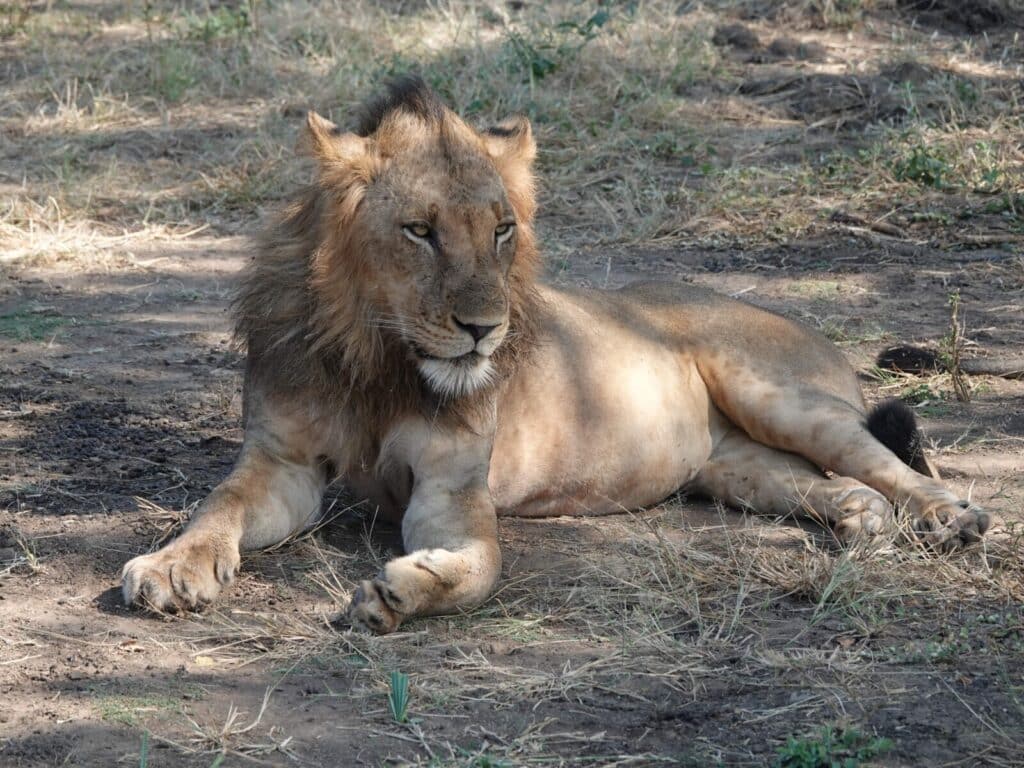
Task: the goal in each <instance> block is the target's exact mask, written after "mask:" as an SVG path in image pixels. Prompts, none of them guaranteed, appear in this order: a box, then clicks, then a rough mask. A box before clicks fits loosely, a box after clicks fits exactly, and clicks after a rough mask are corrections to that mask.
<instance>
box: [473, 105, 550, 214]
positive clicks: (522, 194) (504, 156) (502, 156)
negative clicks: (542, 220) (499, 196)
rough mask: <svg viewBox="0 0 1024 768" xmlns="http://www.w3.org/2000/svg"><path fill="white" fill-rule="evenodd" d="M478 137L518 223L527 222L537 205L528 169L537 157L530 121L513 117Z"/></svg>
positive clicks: (531, 176) (520, 117)
mask: <svg viewBox="0 0 1024 768" xmlns="http://www.w3.org/2000/svg"><path fill="white" fill-rule="evenodd" d="M482 136H483V140H484V146H485V147H486V148H487V154H489V155H490V156H491V159H492V160H493V161H494V166H495V167H496V168H497V169H498V173H499V174H501V179H502V181H504V182H505V190H506V191H507V192H508V197H509V201H510V202H511V203H512V207H513V208H515V210H516V216H517V217H518V218H519V220H520V223H525V222H529V221H531V220H532V219H533V213H534V210H535V209H536V207H537V202H536V198H535V197H534V192H533V173H532V171H531V170H530V166H531V165H532V164H533V159H534V158H535V157H536V156H537V142H535V141H534V140H533V130H532V129H531V128H530V121H529V120H527V119H526V118H525V117H522V116H521V115H520V116H517V117H513V118H510V119H508V120H505V121H504V122H502V123H500V124H499V125H497V126H495V127H494V128H489V129H487V130H486V131H484V132H483V134H482Z"/></svg>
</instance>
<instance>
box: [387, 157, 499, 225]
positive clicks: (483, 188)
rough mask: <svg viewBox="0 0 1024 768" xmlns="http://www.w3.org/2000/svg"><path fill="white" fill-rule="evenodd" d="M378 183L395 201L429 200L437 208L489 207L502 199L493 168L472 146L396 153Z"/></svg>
mask: <svg viewBox="0 0 1024 768" xmlns="http://www.w3.org/2000/svg"><path fill="white" fill-rule="evenodd" d="M381 182H382V183H383V185H384V186H385V187H386V188H387V189H388V191H389V192H390V193H391V194H392V195H393V196H394V197H395V198H396V202H399V203H406V204H408V203H419V204H422V203H427V204H430V203H433V204H435V205H437V206H438V208H439V209H440V210H443V209H445V208H446V207H449V206H451V205H456V206H470V207H479V208H486V209H490V208H491V207H492V206H493V204H494V203H497V204H499V205H503V204H504V202H505V200H506V192H505V185H504V184H503V182H502V179H501V176H500V175H499V174H498V171H497V169H496V168H495V167H494V165H493V163H491V161H490V160H489V159H488V158H487V156H486V155H484V154H483V153H482V152H480V151H479V150H477V149H475V148H466V149H462V150H460V151H458V152H451V151H449V152H446V153H445V152H427V153H421V154H416V153H410V154H402V155H399V156H397V157H395V158H393V160H392V162H391V164H390V165H389V167H388V169H387V171H386V172H385V174H384V175H383V177H382V178H381Z"/></svg>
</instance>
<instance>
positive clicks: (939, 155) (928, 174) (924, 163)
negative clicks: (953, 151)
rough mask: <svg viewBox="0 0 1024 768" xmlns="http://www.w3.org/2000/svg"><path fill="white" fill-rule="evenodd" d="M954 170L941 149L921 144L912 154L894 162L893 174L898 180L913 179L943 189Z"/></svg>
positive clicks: (911, 151) (923, 184)
mask: <svg viewBox="0 0 1024 768" xmlns="http://www.w3.org/2000/svg"><path fill="white" fill-rule="evenodd" d="M952 170H953V168H952V166H951V165H950V164H949V161H948V160H946V157H945V155H944V154H943V152H942V150H941V149H938V148H936V147H928V146H925V145H924V144H919V145H917V146H916V147H914V148H913V149H911V150H910V154H909V155H906V156H904V157H901V158H899V159H897V160H896V161H894V162H893V164H892V175H893V176H894V177H895V178H896V180H897V181H912V182H914V183H915V184H920V185H921V186H925V187H933V188H935V189H942V188H944V187H945V186H946V178H947V177H948V176H949V174H950V172H951V171H952Z"/></svg>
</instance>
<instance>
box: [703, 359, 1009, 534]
mask: <svg viewBox="0 0 1024 768" xmlns="http://www.w3.org/2000/svg"><path fill="white" fill-rule="evenodd" d="M728 373H729V376H725V375H722V374H723V371H717V370H716V369H715V367H714V366H707V370H702V375H703V377H704V379H705V381H707V382H708V383H709V390H710V391H711V396H712V400H713V402H714V403H715V405H716V406H718V407H719V408H720V409H721V411H722V412H723V413H724V414H725V416H726V417H727V418H728V419H729V421H730V422H731V423H732V424H734V425H736V426H737V427H739V428H740V429H742V430H743V431H744V432H746V433H747V434H748V435H750V437H751V438H753V439H754V440H756V441H758V442H761V443H764V444H765V445H769V446H772V447H773V448H777V449H779V450H782V451H788V452H791V453H795V454H798V455H800V456H803V457H804V458H805V459H807V460H808V461H809V462H810V463H811V464H812V465H814V466H817V467H823V468H825V469H828V470H829V471H831V472H835V473H836V474H837V475H840V476H842V477H849V478H854V479H856V480H858V481H860V482H861V483H863V484H864V485H866V486H868V487H869V488H873V489H875V490H876V491H879V492H880V493H881V494H882V495H883V496H885V498H887V499H888V500H889V501H890V502H892V503H894V504H897V505H899V506H900V507H902V508H903V509H905V510H906V512H907V514H908V517H909V518H910V521H911V525H912V527H913V529H914V531H915V532H916V533H917V535H918V537H919V539H920V540H921V541H922V542H924V543H926V544H928V545H930V546H933V547H938V548H941V549H952V548H955V547H957V546H960V545H962V544H967V543H970V542H974V541H978V540H979V539H980V538H981V537H982V536H983V535H984V534H985V531H986V530H988V528H989V527H990V525H991V517H990V516H989V515H988V513H986V512H985V511H984V510H982V509H980V508H978V507H976V506H974V505H973V504H970V503H969V502H967V501H964V500H963V499H960V498H959V497H958V496H956V494H954V493H952V492H951V491H949V490H947V489H946V488H944V487H943V485H942V483H940V482H938V481H937V480H935V479H934V478H933V477H928V476H926V475H924V474H921V473H920V472H917V471H915V470H914V469H912V468H911V467H910V466H908V465H907V464H906V463H904V461H903V460H901V459H900V457H899V456H898V455H897V454H896V453H894V452H893V451H892V450H891V449H890V448H888V447H886V445H884V444H883V442H882V441H881V440H880V439H879V437H878V436H876V435H875V434H873V433H872V431H871V430H870V429H869V428H868V424H869V423H870V421H871V417H870V416H869V415H867V414H865V413H864V411H863V407H862V406H861V405H860V404H859V403H855V402H854V400H853V399H852V397H844V396H841V395H840V394H838V392H839V390H840V388H839V387H837V386H832V387H831V389H832V390H833V391H829V389H828V388H826V387H825V386H824V385H820V384H818V383H817V382H816V381H815V380H814V379H813V378H812V377H811V376H810V374H809V373H808V372H807V371H802V370H793V371H788V372H787V371H755V370H753V369H751V368H749V367H735V368H733V369H731V370H729V371H728ZM819 378H822V379H823V380H824V379H825V378H826V377H824V375H823V376H821V377H819ZM849 378H851V380H852V372H850V377H849ZM851 386H852V385H851ZM902 416H903V417H907V416H908V413H903V414H902ZM904 421H905V422H906V423H907V424H908V425H912V424H913V413H912V412H910V413H909V418H904ZM908 428H909V426H908ZM914 429H916V427H914ZM890 442H891V441H890Z"/></svg>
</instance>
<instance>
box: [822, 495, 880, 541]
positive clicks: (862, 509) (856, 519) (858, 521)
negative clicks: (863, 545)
mask: <svg viewBox="0 0 1024 768" xmlns="http://www.w3.org/2000/svg"><path fill="white" fill-rule="evenodd" d="M836 510H837V512H838V516H839V520H838V521H837V522H836V524H835V528H834V532H835V535H836V538H837V539H839V541H840V543H842V544H852V543H854V542H855V541H858V540H864V539H871V538H874V537H875V536H879V535H880V534H883V533H885V532H886V531H890V530H892V527H893V513H892V504H890V503H889V502H888V500H887V499H886V498H885V497H884V496H883V495H882V494H880V493H879V492H878V491H875V490H873V489H871V488H867V487H863V488H852V489H850V490H849V491H846V492H845V493H844V494H843V495H842V496H840V497H839V498H838V499H837V500H836Z"/></svg>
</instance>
